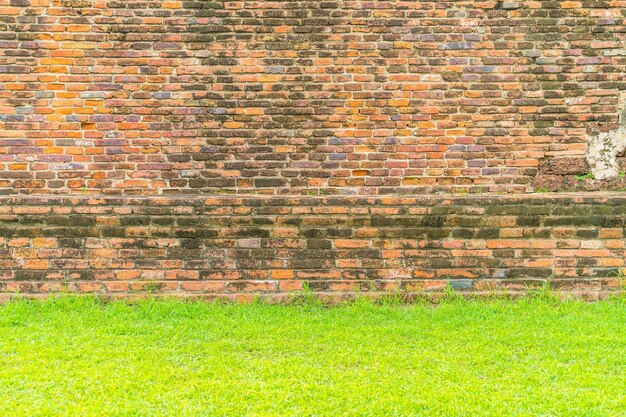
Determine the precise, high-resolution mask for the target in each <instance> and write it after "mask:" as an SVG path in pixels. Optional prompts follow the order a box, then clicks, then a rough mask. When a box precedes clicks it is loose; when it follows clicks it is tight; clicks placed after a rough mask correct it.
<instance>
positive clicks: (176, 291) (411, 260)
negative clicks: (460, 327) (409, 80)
mask: <svg viewBox="0 0 626 417" xmlns="http://www.w3.org/2000/svg"><path fill="white" fill-rule="evenodd" d="M0 203H1V204H0V236H2V237H0V294H2V295H3V296H5V297H6V296H10V295H11V294H14V293H15V292H19V293H20V294H22V295H28V296H39V295H45V294H50V293H57V292H66V291H70V292H90V293H91V292H95V293H99V294H109V295H112V296H116V295H119V296H122V295H123V296H128V295H131V294H135V295H145V294H148V293H153V294H154V293H158V294H169V295H184V296H192V297H193V296H195V297H225V298H231V299H248V298H249V297H250V294H252V293H257V294H263V295H265V296H267V297H276V298H283V299H284V298H285V297H288V296H289V294H290V293H295V292H299V291H302V289H303V288H304V286H305V284H306V285H308V287H309V288H310V289H311V290H313V291H314V292H316V293H319V294H325V295H327V296H331V297H338V298H341V297H343V296H346V295H349V294H354V292H355V291H360V292H362V293H373V294H377V293H385V292H387V293H389V292H391V293H394V292H399V293H402V294H415V293H432V292H441V291H442V290H443V289H444V288H446V286H448V285H450V286H451V287H452V288H455V289H457V290H459V291H473V292H475V293H502V292H508V293H511V294H515V293H519V292H524V291H526V290H528V289H529V288H537V287H538V286H541V285H542V284H543V283H544V282H549V283H550V285H551V286H552V288H553V289H555V290H559V291H566V292H570V293H571V292H575V293H576V292H577V293H581V294H584V295H585V296H588V297H597V296H601V295H602V294H606V293H607V292H609V291H613V290H619V289H621V288H623V285H624V282H623V278H620V277H619V275H620V274H619V268H620V267H623V266H624V261H625V259H626V253H625V250H626V240H625V239H624V230H625V228H626V216H625V214H626V196H623V195H615V194H599V193H588V194H584V195H580V196H572V195H558V194H556V195H537V194H536V195H532V196H480V197H478V196H471V197H337V196H332V197H276V196H268V197H259V196H249V197H185V198H180V197H149V198H146V197H97V198H96V197H91V198H90V197H3V198H1V200H0Z"/></svg>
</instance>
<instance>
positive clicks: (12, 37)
mask: <svg viewBox="0 0 626 417" xmlns="http://www.w3.org/2000/svg"><path fill="white" fill-rule="evenodd" d="M625 42H626V1H621V0H612V1H605V0H595V1H518V2H515V1H495V0H492V1H465V0H458V1H429V0H424V1H338V0H337V1H324V0H322V1H300V0H298V1H296V0H293V1H251V0H243V1H222V0H197V1H177V0H171V1H170V0H167V1H159V0H124V1H122V0H0V295H3V296H5V297H6V296H9V295H10V294H13V293H14V292H16V291H18V292H20V293H24V294H29V295H32V296H37V295H45V294H49V293H52V292H59V291H71V292H98V293H108V294H118V295H129V294H133V293H137V294H146V293H148V292H159V293H164V294H179V295H180V294H185V295H197V296H225V297H231V298H236V297H244V298H245V297H249V296H250V294H252V293H261V294H265V295H267V296H272V297H278V298H281V297H286V296H288V294H289V293H290V292H297V291H301V290H302V289H303V288H304V285H305V284H307V285H308V286H309V287H310V288H311V289H312V290H313V291H315V292H318V293H320V294H327V295H333V296H337V297H340V296H343V295H345V294H353V293H354V292H355V291H357V290H358V291H363V292H377V293H379V292H387V291H392V292H393V291H400V292H403V293H415V292H432V291H441V290H442V289H443V288H445V287H446V286H447V285H451V286H452V287H453V288H456V289H458V290H463V291H474V292H478V293H482V292H490V291H495V292H503V291H510V292H516V291H524V290H525V289H527V288H529V287H533V286H537V285H540V284H541V283H543V282H544V281H549V282H550V283H551V285H552V286H553V287H554V288H557V289H560V290H563V291H570V292H571V291H573V292H583V293H585V294H586V295H588V296H598V295H600V294H604V293H606V292H607V291H610V290H615V289H617V288H621V284H622V283H621V281H620V279H618V278H617V275H619V274H620V270H619V269H618V268H620V267H621V266H623V265H624V255H625V254H624V245H625V244H626V240H625V239H624V236H623V231H624V226H625V224H624V223H625V216H624V214H625V212H624V210H625V209H624V208H623V207H624V203H625V202H626V197H624V196H623V195H621V194H604V193H602V192H600V193H598V192H594V193H588V194H580V195H577V194H574V193H572V192H571V191H572V190H598V189H599V190H621V191H623V190H624V189H626V179H625V178H626V176H624V175H622V176H621V177H616V178H613V179H608V180H602V181H599V180H595V179H592V178H590V176H589V175H586V174H588V173H589V170H590V167H589V166H588V164H587V159H586V157H585V155H586V152H587V150H588V148H589V147H588V143H589V140H590V138H596V142H597V141H598V140H600V139H601V138H605V137H609V136H610V138H617V139H620V138H621V136H619V135H621V134H622V133H623V132H626V125H624V123H623V122H624V121H623V120H622V121H620V118H619V113H620V111H621V110H620V109H621V108H626V104H625V102H624V100H625V97H626V95H624V91H626V77H625V74H626V44H625ZM624 114H625V115H626V110H625V111H624ZM607 132H608V133H607ZM611 132H612V133H611ZM618 142H619V141H618ZM600 145H602V143H600ZM611 151H615V152H614V153H617V154H618V157H619V158H620V159H619V162H620V163H621V166H622V170H623V169H624V168H626V161H625V160H624V158H623V155H622V154H620V152H619V151H618V150H615V149H612V150H611ZM600 153H602V152H600ZM547 190H550V191H569V192H570V193H562V194H554V195H552V194H550V195H546V194H537V195H532V194H531V195H529V194H526V193H527V192H531V191H542V192H543V191H547ZM225 194H228V195H230V196H226V195H225ZM454 195H456V197H455V196H454Z"/></svg>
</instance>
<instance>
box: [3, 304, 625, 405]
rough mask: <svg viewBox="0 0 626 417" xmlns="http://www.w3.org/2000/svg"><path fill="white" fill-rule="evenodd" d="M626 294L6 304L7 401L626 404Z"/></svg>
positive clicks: (210, 403)
mask: <svg viewBox="0 0 626 417" xmlns="http://www.w3.org/2000/svg"><path fill="white" fill-rule="evenodd" d="M625 332H626V301H624V300H622V299H615V300H612V301H605V302H598V303H591V304H586V303H582V302H573V301H572V302H561V303H559V302H554V301H551V300H546V299H543V300H542V299H526V300H522V301H503V300H501V301H454V300H452V301H446V302H443V303H442V304H441V305H440V306H436V307H435V306H430V305H426V304H418V305H412V306H401V305H382V306H380V305H378V306H377V305H372V304H370V303H366V302H357V303H355V304H351V305H345V306H341V307H333V308H325V307H323V306H315V305H305V306H270V305H265V304H252V305H218V304H207V303H204V304H203V303H191V302H187V303H185V302H175V301H146V302H141V303H138V304H136V305H129V304H127V303H123V302H112V303H105V302H102V301H98V300H94V299H76V298H64V299H58V300H52V301H45V302H41V301H37V302H28V301H16V302H11V303H9V304H7V305H4V306H1V307H0V415H1V416H95V415H99V416H240V415H247V416H248V415H249V416H342V415H346V416H348V415H354V416H540V415H541V416H618V415H625V410H626V390H625V389H624V387H626V333H625Z"/></svg>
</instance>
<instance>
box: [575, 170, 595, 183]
mask: <svg viewBox="0 0 626 417" xmlns="http://www.w3.org/2000/svg"><path fill="white" fill-rule="evenodd" d="M576 179H577V180H578V181H585V180H592V179H594V176H593V173H591V172H588V173H586V174H584V175H576Z"/></svg>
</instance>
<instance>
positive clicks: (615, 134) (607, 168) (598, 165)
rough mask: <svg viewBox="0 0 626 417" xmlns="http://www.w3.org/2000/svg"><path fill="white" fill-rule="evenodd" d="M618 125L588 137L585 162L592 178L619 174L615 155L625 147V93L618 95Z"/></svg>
mask: <svg viewBox="0 0 626 417" xmlns="http://www.w3.org/2000/svg"><path fill="white" fill-rule="evenodd" d="M620 106H621V110H620V116H619V124H620V127H619V128H618V129H617V130H612V131H610V132H602V133H600V134H599V135H597V136H590V137H589V145H588V148H587V163H588V164H589V167H590V168H591V172H592V173H593V176H594V178H596V179H599V180H603V179H607V178H613V177H617V176H618V175H619V163H618V162H617V155H619V154H620V153H621V152H623V151H624V150H625V149H626V93H625V94H622V95H621V97H620Z"/></svg>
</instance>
